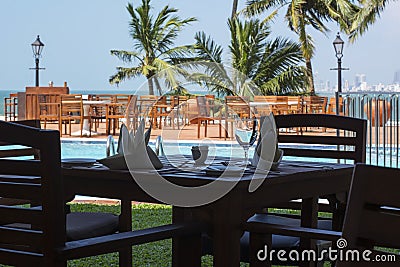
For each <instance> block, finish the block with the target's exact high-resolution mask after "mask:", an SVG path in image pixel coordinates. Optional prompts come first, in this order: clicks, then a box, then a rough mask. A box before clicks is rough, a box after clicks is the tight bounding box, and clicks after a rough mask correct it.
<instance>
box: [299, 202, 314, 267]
mask: <svg viewBox="0 0 400 267" xmlns="http://www.w3.org/2000/svg"><path fill="white" fill-rule="evenodd" d="M317 224H318V197H313V198H306V199H303V200H302V204H301V226H302V227H311V228H316V227H317ZM305 249H315V241H313V240H311V239H309V238H301V239H300V251H302V250H305ZM299 266H313V263H311V262H300V264H299Z"/></svg>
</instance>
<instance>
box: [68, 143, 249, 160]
mask: <svg viewBox="0 0 400 267" xmlns="http://www.w3.org/2000/svg"><path fill="white" fill-rule="evenodd" d="M196 145H199V143H188V142H184V143H180V144H177V143H164V152H165V153H166V154H167V155H174V154H181V155H191V148H192V146H196ZM202 145H203V144H202ZM208 145H209V156H211V157H213V156H215V155H219V156H226V157H244V152H243V149H242V148H241V147H240V146H239V145H238V144H235V143H232V144H230V143H221V144H215V143H214V144H208ZM149 146H150V147H151V148H152V149H153V150H154V151H155V144H154V142H149ZM115 148H117V143H115ZM217 151H218V152H217ZM253 153H254V147H253V148H250V150H249V156H252V155H253ZM105 157H106V142H105V141H71V140H63V141H62V142H61V158H63V159H64V158H94V159H101V158H105Z"/></svg>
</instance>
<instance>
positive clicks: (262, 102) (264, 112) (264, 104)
mask: <svg viewBox="0 0 400 267" xmlns="http://www.w3.org/2000/svg"><path fill="white" fill-rule="evenodd" d="M254 102H257V103H258V104H257V105H256V106H255V111H256V112H255V113H256V117H257V118H260V117H262V116H268V115H269V114H270V112H272V109H271V107H270V106H269V104H268V101H267V97H266V96H264V95H255V96H254Z"/></svg>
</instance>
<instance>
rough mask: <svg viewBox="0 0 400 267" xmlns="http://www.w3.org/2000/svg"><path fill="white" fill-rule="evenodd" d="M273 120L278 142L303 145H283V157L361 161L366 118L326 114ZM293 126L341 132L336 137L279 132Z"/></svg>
mask: <svg viewBox="0 0 400 267" xmlns="http://www.w3.org/2000/svg"><path fill="white" fill-rule="evenodd" d="M275 123H276V128H277V130H278V141H279V143H280V144H285V143H286V144H288V143H289V144H300V145H306V146H303V147H302V146H296V147H292V148H283V150H284V155H285V156H297V157H311V158H331V159H350V160H354V161H355V162H359V163H364V162H365V157H366V156H365V151H366V135H367V131H366V129H367V128H366V127H367V121H366V120H364V119H356V118H351V117H344V116H336V115H328V114H290V115H277V116H275ZM296 127H324V128H330V129H337V130H341V132H340V136H336V132H330V133H324V134H318V135H315V134H314V135H311V134H306V133H304V132H301V134H298V133H296V134H290V133H286V132H285V131H279V129H285V128H286V129H291V128H296ZM343 131H344V135H343ZM310 145H323V146H332V147H331V148H330V149H328V148H326V147H324V149H321V147H320V146H310ZM337 145H339V146H344V149H342V148H341V149H340V150H338V149H337V147H336V146H337Z"/></svg>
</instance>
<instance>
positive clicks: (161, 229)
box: [57, 223, 207, 259]
mask: <svg viewBox="0 0 400 267" xmlns="http://www.w3.org/2000/svg"><path fill="white" fill-rule="evenodd" d="M206 229H207V227H206V226H205V225H204V224H200V223H189V224H168V225H162V226H157V227H152V228H147V229H143V230H135V231H129V232H121V233H116V234H111V235H106V236H100V237H93V238H88V239H82V240H76V241H70V242H66V243H65V246H64V247H61V248H59V249H57V252H58V254H59V255H61V257H62V258H64V259H78V258H84V257H89V256H94V255H99V254H105V253H111V252H117V251H118V250H120V249H121V248H124V247H129V246H133V245H140V244H144V243H149V242H154V241H158V240H163V239H168V238H172V237H177V236H191V235H198V236H199V237H198V238H199V241H200V239H201V233H202V232H204V231H206Z"/></svg>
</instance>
